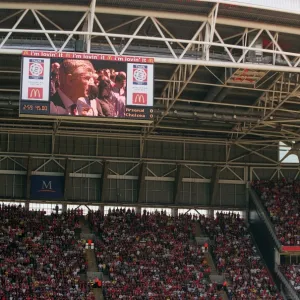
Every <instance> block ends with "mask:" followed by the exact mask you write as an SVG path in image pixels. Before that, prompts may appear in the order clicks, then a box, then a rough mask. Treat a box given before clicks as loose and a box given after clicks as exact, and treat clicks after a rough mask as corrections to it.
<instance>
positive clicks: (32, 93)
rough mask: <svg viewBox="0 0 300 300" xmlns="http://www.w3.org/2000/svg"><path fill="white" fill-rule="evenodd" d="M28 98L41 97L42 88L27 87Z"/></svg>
mask: <svg viewBox="0 0 300 300" xmlns="http://www.w3.org/2000/svg"><path fill="white" fill-rule="evenodd" d="M28 99H43V88H28Z"/></svg>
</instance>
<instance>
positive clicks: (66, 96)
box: [20, 51, 154, 121]
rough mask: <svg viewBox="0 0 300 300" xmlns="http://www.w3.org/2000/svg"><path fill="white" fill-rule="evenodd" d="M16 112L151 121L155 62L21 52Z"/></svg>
mask: <svg viewBox="0 0 300 300" xmlns="http://www.w3.org/2000/svg"><path fill="white" fill-rule="evenodd" d="M22 56H23V57H22V79H21V92H20V116H25V117H26V116H40V117H46V116H47V117H51V118H64V117H65V118H80V119H81V118H88V117H93V118H98V119H99V120H100V119H102V120H104V119H108V120H109V119H112V118H114V120H122V119H123V120H130V119H131V120H148V121H149V120H151V119H152V118H153V82H154V65H153V63H154V60H153V58H145V57H128V56H113V55H97V54H82V53H60V52H44V51H24V52H23V55H22Z"/></svg>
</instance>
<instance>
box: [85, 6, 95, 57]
mask: <svg viewBox="0 0 300 300" xmlns="http://www.w3.org/2000/svg"><path fill="white" fill-rule="evenodd" d="M95 8H96V0H91V4H90V11H89V14H88V31H89V32H93V30H94V20H95ZM91 43H92V35H91V34H90V35H88V36H87V41H86V51H87V53H91Z"/></svg>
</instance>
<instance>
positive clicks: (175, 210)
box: [171, 208, 178, 218]
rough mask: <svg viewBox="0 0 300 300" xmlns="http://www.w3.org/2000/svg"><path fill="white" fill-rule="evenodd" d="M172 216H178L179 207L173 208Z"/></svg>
mask: <svg viewBox="0 0 300 300" xmlns="http://www.w3.org/2000/svg"><path fill="white" fill-rule="evenodd" d="M171 214H172V217H174V218H176V217H178V208H172V210H171Z"/></svg>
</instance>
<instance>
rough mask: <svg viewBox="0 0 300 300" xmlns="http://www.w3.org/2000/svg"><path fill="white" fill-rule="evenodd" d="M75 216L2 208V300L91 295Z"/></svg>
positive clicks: (0, 226) (89, 297)
mask: <svg viewBox="0 0 300 300" xmlns="http://www.w3.org/2000/svg"><path fill="white" fill-rule="evenodd" d="M76 227H78V223H77V221H76V216H75V215H69V216H67V215H58V214H52V215H51V216H45V212H41V211H38V212H36V211H28V210H25V209H24V208H22V207H21V206H19V207H17V206H4V205H2V206H0V299H1V300H10V299H18V300H35V299H36V300H37V299H48V300H50V299H61V300H70V299H74V300H75V299H76V300H77V299H79V300H80V299H82V300H83V299H84V300H87V299H93V296H92V294H91V293H90V291H89V287H88V285H87V283H86V282H85V281H82V280H81V279H80V274H81V273H84V272H85V271H86V261H85V258H84V252H83V246H82V245H81V244H80V243H79V242H77V240H76V238H75V232H74V229H75V228H76Z"/></svg>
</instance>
